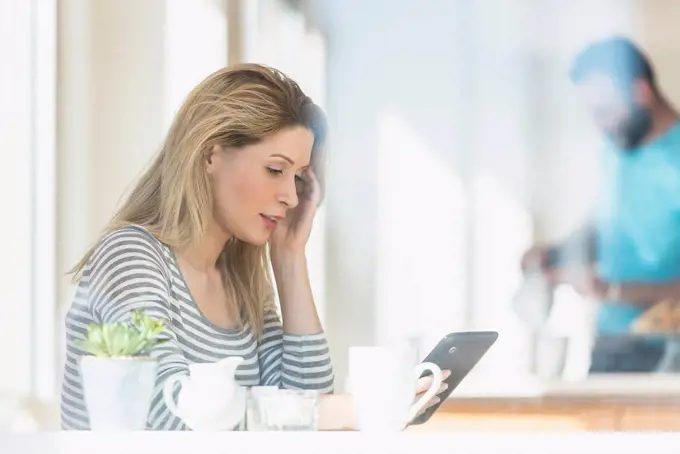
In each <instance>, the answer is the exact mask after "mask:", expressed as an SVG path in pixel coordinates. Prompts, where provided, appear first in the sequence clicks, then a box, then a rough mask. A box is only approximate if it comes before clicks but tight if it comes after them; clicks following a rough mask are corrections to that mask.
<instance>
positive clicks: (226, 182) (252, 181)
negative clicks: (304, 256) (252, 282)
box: [206, 126, 314, 245]
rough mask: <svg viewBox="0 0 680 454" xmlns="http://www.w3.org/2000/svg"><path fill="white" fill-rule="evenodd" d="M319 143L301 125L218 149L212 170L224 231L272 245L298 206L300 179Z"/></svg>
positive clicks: (211, 156)
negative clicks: (272, 237) (240, 145)
mask: <svg viewBox="0 0 680 454" xmlns="http://www.w3.org/2000/svg"><path fill="white" fill-rule="evenodd" d="M313 145H314V135H313V134H312V132H311V131H310V130H308V129H306V128H304V127H302V126H295V127H291V128H287V129H283V130H281V131H279V132H276V133H274V134H272V135H271V136H269V137H267V138H266V139H264V140H262V141H261V142H259V143H257V144H254V145H248V146H246V147H243V148H241V149H234V150H231V149H227V150H223V149H222V148H221V147H219V146H215V147H214V148H213V150H212V151H211V153H210V154H209V155H208V157H207V159H206V166H207V171H208V174H209V175H210V177H211V180H212V191H213V200H214V207H213V213H214V218H215V222H216V223H217V225H218V226H219V228H220V230H222V231H223V232H224V233H225V234H227V235H228V236H230V237H232V236H233V237H235V238H238V239H239V240H241V241H244V242H246V243H250V244H254V245H264V244H266V243H267V241H268V240H269V237H270V235H271V234H272V232H273V231H274V229H275V228H276V225H277V223H278V222H279V221H281V220H282V219H283V218H284V217H285V216H286V212H287V211H288V210H289V209H290V208H294V207H295V206H296V205H297V204H298V196H297V192H296V181H297V180H298V179H299V178H300V177H301V175H302V173H303V172H304V171H305V169H307V167H308V166H309V164H310V159H311V154H312V146H313Z"/></svg>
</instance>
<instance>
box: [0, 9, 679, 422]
mask: <svg viewBox="0 0 680 454" xmlns="http://www.w3.org/2000/svg"><path fill="white" fill-rule="evenodd" d="M678 19H680V3H679V2H677V1H674V0H571V1H569V2H563V1H558V0H484V1H476V2H472V1H464V0H455V1H454V0H450V1H441V0H418V1H414V0H372V1H370V2H369V1H359V0H307V1H305V0H299V1H295V0H191V1H189V0H144V1H139V0H0V150H2V153H3V155H4V156H5V159H6V161H5V165H3V166H0V203H1V204H2V206H3V213H4V220H3V222H2V223H1V224H0V234H1V235H2V237H3V238H4V244H5V246H4V250H5V253H4V257H5V259H4V260H2V261H0V288H2V293H3V296H2V298H0V355H2V358H3V367H2V369H1V372H0V393H3V394H2V395H4V396H6V398H7V399H8V401H16V400H17V399H19V400H20V401H21V402H27V404H26V405H28V406H29V407H30V406H31V405H34V406H35V405H38V406H40V405H43V404H44V405H45V407H40V408H48V409H50V408H54V405H55V402H57V401H58V389H59V385H60V381H61V367H62V363H61V362H62V350H63V340H62V338H63V332H62V330H63V314H64V311H65V310H66V308H67V307H68V304H69V303H70V300H71V297H72V293H73V290H74V287H73V286H72V285H71V283H70V282H69V280H68V278H67V277H66V276H65V274H66V272H67V271H68V269H69V268H70V267H71V266H73V265H74V264H75V262H76V261H77V260H78V259H79V258H80V256H81V254H82V253H83V252H84V251H85V249H86V248H87V247H88V246H89V245H90V243H91V242H92V241H94V240H95V238H96V235H97V233H98V232H99V231H100V230H101V229H102V228H103V227H104V225H105V223H106V222H107V220H108V219H109V217H110V216H111V214H112V213H113V210H114V208H115V207H116V205H117V203H118V201H119V200H120V198H121V196H122V194H124V192H125V191H126V190H127V189H128V188H129V187H130V185H131V182H132V181H133V179H134V178H135V177H136V176H137V175H138V174H139V173H140V172H141V170H142V168H143V167H144V166H145V164H147V163H148V161H149V160H150V159H151V156H152V155H153V154H154V153H155V152H156V151H157V149H158V147H159V144H160V143H161V140H162V138H163V136H164V134H165V132H166V129H167V128H168V126H169V123H170V121H171V119H172V117H173V114H174V112H175V109H177V107H178V106H179V104H180V103H181V102H182V100H183V97H184V96H185V95H186V94H187V93H188V92H189V90H191V89H192V88H193V86H194V85H196V84H197V83H198V82H199V81H200V80H202V79H203V78H204V77H206V76H207V75H208V74H209V73H211V72H212V71H214V70H216V69H218V68H220V67H222V66H225V65H228V64H231V63H236V62H240V61H248V62H258V63H266V64H270V65H272V66H275V67H277V68H278V69H281V70H282V71H284V72H286V73H287V74H289V75H290V76H292V77H293V78H294V79H296V80H297V81H298V82H299V83H300V85H301V86H302V88H303V89H304V90H305V91H307V93H308V94H309V95H310V96H311V97H312V98H313V99H314V100H315V101H316V102H317V103H318V104H320V105H321V106H322V107H323V108H324V109H325V110H326V112H327V114H328V116H329V120H330V125H331V137H332V139H331V140H332V148H331V156H330V162H329V165H330V167H329V169H328V179H329V180H328V185H329V186H328V189H327V191H328V193H327V198H326V202H325V205H324V206H323V208H322V210H321V212H320V214H319V218H318V220H317V221H316V223H315V230H314V233H313V238H312V240H311V244H310V246H309V254H310V268H311V273H312V281H313V288H314V291H315V296H316V300H317V303H318V306H319V310H320V312H321V316H322V319H323V323H324V325H325V328H326V330H327V333H328V336H329V341H330V343H331V351H332V355H333V360H334V366H335V368H336V373H337V378H338V388H339V389H342V387H343V386H344V380H345V378H346V375H347V349H348V348H349V347H350V346H353V345H368V344H374V343H379V342H383V341H386V340H389V339H392V338H395V337H399V336H410V337H413V338H416V339H417V340H418V342H419V343H420V347H421V350H422V352H423V353H426V352H427V351H428V350H429V349H430V348H431V347H432V346H433V345H434V344H436V342H437V341H438V340H439V339H440V338H441V336H443V335H444V334H446V333H449V332H452V331H464V330H481V329H484V330H486V329H489V330H495V331H499V333H500V337H499V340H498V342H497V344H496V345H495V346H494V347H493V349H492V350H491V351H490V352H489V354H488V355H487V356H486V357H485V358H484V359H483V360H482V362H480V364H479V365H478V367H477V368H476V369H475V370H474V372H473V373H472V374H471V375H470V376H469V377H468V379H467V380H466V381H465V383H464V384H463V385H461V387H460V389H459V390H458V391H459V392H458V391H457V393H454V398H453V399H452V400H455V402H454V403H452V404H451V407H450V412H449V413H450V414H451V416H450V418H448V419H447V418H446V417H445V414H446V412H445V411H442V412H441V415H439V416H440V419H439V420H438V421H439V422H437V423H434V424H433V425H430V426H428V427H434V428H443V429H444V430H446V429H447V428H448V429H453V428H456V427H467V424H476V423H477V422H479V421H481V420H480V419H479V418H482V419H483V420H484V421H487V423H488V421H501V422H502V423H501V422H499V423H498V424H501V425H502V427H510V426H511V427H524V426H518V425H517V424H515V422H517V421H520V419H521V418H522V417H524V416H522V415H525V416H526V415H528V416H526V418H528V419H526V421H527V422H526V424H527V427H539V428H544V427H557V428H568V429H573V428H576V429H579V428H588V429H592V428H593V427H598V428H599V427H604V428H612V429H626V428H631V429H641V428H654V429H658V428H669V427H671V426H672V424H675V425H676V426H678V427H680V411H676V409H675V408H668V409H666V407H664V409H665V410H663V411H661V410H659V405H661V404H660V403H659V402H658V400H659V397H658V395H657V394H658V393H659V392H660V391H659V390H660V389H662V390H663V392H664V393H666V392H667V393H668V394H669V395H673V396H677V397H678V398H680V380H676V379H675V377H673V378H672V380H670V381H669V380H666V381H662V382H659V381H658V380H659V378H658V377H655V376H654V374H646V375H645V376H643V377H642V378H641V377H639V376H638V377H634V378H633V377H619V376H616V377H610V378H608V379H606V380H605V379H602V381H593V379H592V377H591V378H589V377H588V374H587V370H588V361H589V348H590V347H589V345H590V342H591V340H592V331H593V328H592V324H593V316H592V313H593V308H592V304H591V303H589V302H588V301H586V300H583V299H582V298H580V297H578V296H577V295H576V294H575V293H574V292H572V291H571V290H570V289H568V288H563V289H558V291H557V292H556V293H555V294H554V295H553V296H554V297H555V301H556V303H557V304H556V306H555V310H557V311H558V312H559V313H558V314H555V313H554V311H553V314H552V317H553V318H555V317H557V318H558V319H559V321H558V322H555V323H553V324H552V325H550V327H549V328H548V330H549V332H550V333H551V334H550V335H551V336H553V337H555V338H558V339H566V341H565V342H566V343H565V345H567V346H568V348H566V351H563V350H564V348H563V346H562V347H557V349H556V350H554V349H552V350H551V349H550V347H548V352H549V353H547V354H544V356H545V355H547V356H548V357H549V358H553V359H554V358H556V357H559V358H561V357H562V356H564V361H562V360H559V361H557V362H558V363H560V364H559V365H558V366H556V369H555V371H552V372H551V371H548V372H544V373H543V375H541V374H542V372H541V370H542V369H541V367H543V368H545V367H548V366H545V367H544V366H541V365H540V364H538V363H540V358H539V360H537V358H538V357H540V356H541V354H540V352H541V351H544V350H545V348H543V347H544V345H543V344H541V342H543V341H542V339H543V338H544V336H542V335H537V329H536V327H535V326H532V325H531V324H530V323H527V321H526V320H524V319H522V317H520V316H518V314H517V311H516V310H515V308H514V307H513V301H514V298H515V295H516V292H517V291H518V289H519V288H520V287H521V286H522V284H523V279H522V273H521V270H520V266H519V262H520V258H521V256H522V253H523V252H524V250H525V249H526V248H527V247H528V246H529V245H530V244H532V243H533V242H535V241H551V240H557V239H560V238H563V237H564V236H565V235H567V234H568V233H569V232H570V231H572V230H573V229H574V228H575V227H577V226H578V225H579V224H580V223H582V221H583V220H584V218H585V216H586V214H587V209H588V206H589V203H590V202H591V201H592V199H593V194H594V188H595V185H596V184H597V183H598V157H597V153H596V151H597V149H598V147H599V145H600V142H601V137H600V134H599V132H598V131H597V130H596V128H595V126H594V125H593V122H592V120H591V117H590V116H589V115H588V113H587V112H586V111H585V110H584V106H583V104H582V103H581V102H580V100H579V98H578V97H577V96H575V92H574V88H573V86H572V85H571V84H570V81H569V78H568V70H569V65H570V62H571V60H572V59H573V57H574V55H575V54H576V52H577V51H579V50H580V49H581V48H582V47H583V46H584V45H585V44H587V43H588V42H590V41H592V40H594V39H597V38H600V37H604V36H608V35H611V34H624V35H626V36H629V37H631V38H633V39H634V40H635V41H636V42H637V43H638V44H640V46H641V47H643V48H644V49H645V50H646V51H647V52H648V54H649V56H650V57H651V59H652V62H653V63H654V66H655V68H656V71H657V74H658V78H659V83H660V86H661V88H662V90H663V91H664V93H665V94H667V95H668V98H669V99H670V100H671V102H680V82H678V81H680V63H678V62H680V35H678V33H677V23H678ZM545 329H546V328H545V327H543V328H541V332H543V331H545ZM558 343H559V342H558ZM560 345H562V344H560ZM537 361H538V362H537ZM562 363H563V364H562ZM537 364H538V365H537ZM541 364H542V363H541ZM548 368H550V367H548ZM607 380H609V381H607ZM655 380H656V381H655ZM676 381H677V382H678V384H677V385H674V383H675V382H676ZM562 382H563V383H562ZM593 383H595V384H593ZM660 383H661V384H660ZM612 390H614V391H612ZM612 392H615V393H616V394H617V396H619V397H620V398H619V397H617V399H614V400H612V399H609V401H608V402H609V403H606V402H605V401H606V399H604V397H607V396H609V395H610V394H611V393H612ZM551 393H552V394H551ZM673 393H675V394H673ZM551 396H552V397H551ZM602 396H604V397H602ZM655 396H656V397H655ZM600 397H601V399H600ZM12 399H15V400H12ZM22 399H23V400H22ZM598 399H599V400H598ZM556 401H558V404H554V402H556ZM569 402H572V403H569ZM579 402H580V403H579ZM583 402H587V403H583ZM612 402H613V403H612ZM21 405H23V404H21ZM579 405H580V406H579ZM35 408H37V407H35ZM509 408H512V409H513V410H512V411H510V410H508V409H509ZM565 408H566V410H565ZM518 409H519V410H518ZM444 410H446V408H444ZM677 410H680V408H678V409H677ZM41 411H42V410H41ZM48 411H49V410H48ZM664 411H665V412H666V413H664ZM510 413H514V415H511V414H510ZM676 413H677V415H679V416H675V415H676ZM545 415H552V416H553V419H550V418H546V417H545ZM631 415H632V416H631ZM659 415H662V416H659ZM663 415H668V416H663ZM484 418H486V419H484ZM510 418H514V419H512V421H513V422H512V423H508V421H510ZM518 418H519V419H518ZM626 418H628V419H626ZM522 421H524V420H522ZM547 421H553V422H554V425H553V426H550V424H552V423H550V424H549V423H548V422H547ZM622 421H629V422H628V423H627V424H629V425H627V426H626V425H625V424H624V423H622ZM505 424H509V426H506V425H505ZM513 424H514V425H513ZM518 424H519V423H518ZM546 424H548V426H546ZM622 424H624V425H622ZM486 427H498V426H494V425H493V424H491V423H488V424H486Z"/></svg>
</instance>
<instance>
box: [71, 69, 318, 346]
mask: <svg viewBox="0 0 680 454" xmlns="http://www.w3.org/2000/svg"><path fill="white" fill-rule="evenodd" d="M297 125H302V126H304V127H306V128H308V129H310V130H311V131H312V132H313V133H314V148H313V150H312V165H313V166H314V168H315V171H316V172H315V173H316V174H317V176H318V177H319V178H320V180H321V181H323V171H322V170H323V169H322V167H323V163H322V162H321V158H322V157H323V153H322V151H323V149H324V143H325V134H326V122H325V116H324V114H323V112H322V111H321V109H320V108H319V107H317V106H316V105H315V104H314V103H313V102H312V100H311V99H310V98H309V97H308V96H306V95H305V94H304V93H303V92H302V90H301V89H300V87H299V86H298V84H297V83H295V82H294V81H293V80H292V79H290V78H289V77H287V76H286V75H284V74H283V73H281V72H280V71H278V70H276V69H273V68H270V67H267V66H264V65H257V64H239V65H234V66H230V67H227V68H223V69H221V70H218V71H216V72H214V73H213V74H211V75H210V76H208V77H207V78H206V79H205V80H203V81H202V82H201V83H200V84H199V85H198V86H197V87H195V88H194V89H193V90H192V91H191V93H189V95H188V96H187V98H186V99H185V101H184V103H183V104H182V106H181V107H180V109H179V111H178V112H177V114H176V116H175V119H174V121H173V123H172V125H171V127H170V130H169V131H168V134H167V137H166V139H165V141H164V143H163V145H162V147H161V149H160V151H159V152H158V154H157V155H156V157H155V158H154V159H153V161H152V163H151V165H150V167H149V168H148V169H147V170H146V171H145V172H144V173H143V174H142V175H141V177H140V178H139V180H138V181H137V182H136V184H135V186H134V188H133V190H132V191H131V192H130V194H129V195H128V196H127V198H126V199H125V200H124V202H123V203H122V205H121V207H120V208H119V209H118V211H117V212H116V213H115V215H114V216H113V218H112V219H111V221H110V222H109V224H108V226H107V227H106V228H105V229H104V231H103V233H102V235H101V236H100V237H99V239H98V241H97V242H96V243H95V245H94V246H92V247H91V248H90V249H89V250H88V252H87V253H86V254H85V255H84V256H83V257H82V259H81V260H80V261H79V262H78V264H77V265H76V266H75V267H74V268H73V269H72V270H70V273H71V274H73V275H74V280H75V281H78V280H79V279H80V277H81V273H82V271H83V269H84V268H85V266H86V265H87V263H88V261H89V259H90V257H91V255H92V253H93V252H94V250H95V248H96V247H97V244H98V243H99V242H100V241H101V240H102V238H103V237H104V236H106V235H107V234H109V233H110V232H112V231H114V230H117V229H119V228H122V227H125V226H129V225H139V226H142V227H144V228H146V229H147V230H148V231H150V232H151V233H152V234H154V235H155V236H156V237H157V238H158V239H159V240H160V241H161V242H163V243H164V244H166V245H168V246H170V247H171V248H182V247H184V246H186V245H188V244H190V243H192V242H198V241H200V240H201V239H202V238H203V236H204V234H205V232H206V228H207V226H208V225H209V222H211V221H212V207H213V200H212V191H211V186H210V180H209V178H208V175H207V173H206V169H205V156H206V153H207V152H208V151H210V150H211V149H212V148H213V146H214V145H220V146H222V147H223V148H225V149H226V148H233V147H236V148H241V147H244V146H246V145H251V144H254V143H257V142H259V141H261V140H263V139H264V138H265V137H267V136H269V135H271V134H273V133H275V132H277V131H280V130H282V129H285V128H287V127H291V126H297ZM218 267H219V268H220V270H221V272H222V275H223V278H224V279H223V282H224V285H225V290H226V291H227V295H229V296H230V297H231V298H232V299H233V300H234V301H236V302H237V304H238V305H239V316H240V320H239V322H240V323H245V324H247V325H249V326H250V327H251V328H252V329H253V331H254V332H255V333H256V334H257V335H258V336H260V335H261V334H262V332H263V323H264V311H265V307H266V306H268V305H273V292H274V289H273V283H272V279H271V276H270V274H269V259H268V256H267V248H266V246H254V245H251V244H247V243H244V242H242V241H240V240H236V239H232V240H230V241H229V242H228V243H227V244H226V245H225V247H224V249H223V251H222V253H221V254H220V256H219V259H218ZM227 277H228V278H227Z"/></svg>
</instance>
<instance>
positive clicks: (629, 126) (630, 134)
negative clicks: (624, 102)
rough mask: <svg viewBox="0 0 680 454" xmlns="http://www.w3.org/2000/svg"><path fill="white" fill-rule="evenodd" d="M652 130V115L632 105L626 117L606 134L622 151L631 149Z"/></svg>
mask: <svg viewBox="0 0 680 454" xmlns="http://www.w3.org/2000/svg"><path fill="white" fill-rule="evenodd" d="M651 130H652V116H651V115H650V114H649V112H647V111H646V110H645V109H641V108H639V107H634V108H633V110H632V111H631V113H630V116H629V117H628V119H627V120H626V121H625V123H623V124H622V125H621V126H620V127H619V128H616V130H614V131H609V132H608V133H607V136H608V137H609V138H610V139H611V140H612V141H613V142H614V143H615V144H616V145H617V146H619V147H620V148H621V149H622V150H623V151H627V152H630V151H633V150H634V149H635V148H637V147H638V146H639V145H640V144H641V143H642V141H643V140H644V138H645V137H647V134H649V132H650V131H651Z"/></svg>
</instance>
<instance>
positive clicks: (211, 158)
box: [205, 145, 222, 174]
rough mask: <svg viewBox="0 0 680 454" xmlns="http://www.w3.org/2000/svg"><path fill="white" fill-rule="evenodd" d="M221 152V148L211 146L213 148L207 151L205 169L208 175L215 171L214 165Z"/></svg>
mask: <svg viewBox="0 0 680 454" xmlns="http://www.w3.org/2000/svg"><path fill="white" fill-rule="evenodd" d="M221 152H222V147H221V146H219V145H213V147H212V148H211V149H210V150H208V152H207V153H206V154H205V169H206V171H207V172H208V174H212V173H213V172H214V171H215V165H216V161H217V159H216V158H217V156H218V154H219V153H221Z"/></svg>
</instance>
